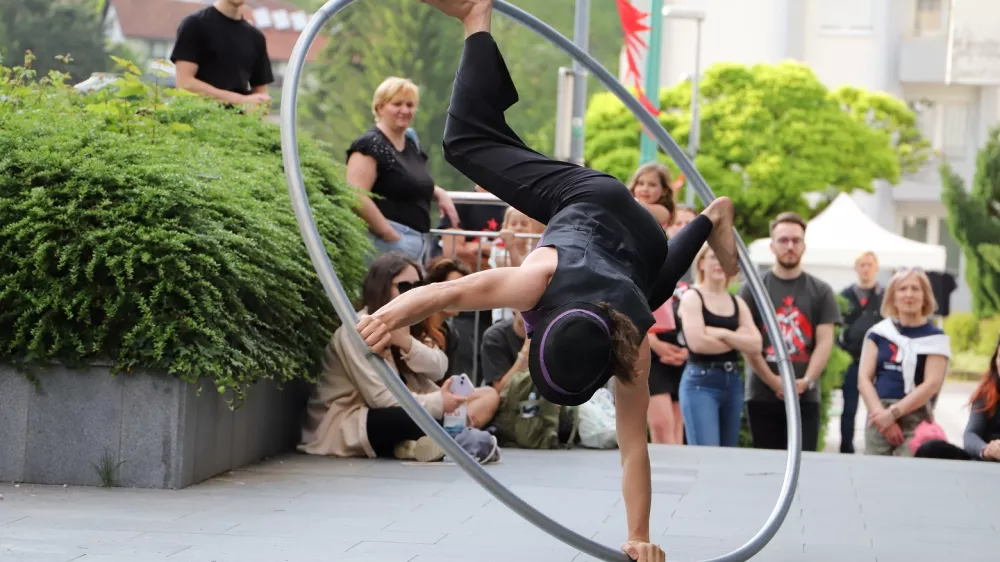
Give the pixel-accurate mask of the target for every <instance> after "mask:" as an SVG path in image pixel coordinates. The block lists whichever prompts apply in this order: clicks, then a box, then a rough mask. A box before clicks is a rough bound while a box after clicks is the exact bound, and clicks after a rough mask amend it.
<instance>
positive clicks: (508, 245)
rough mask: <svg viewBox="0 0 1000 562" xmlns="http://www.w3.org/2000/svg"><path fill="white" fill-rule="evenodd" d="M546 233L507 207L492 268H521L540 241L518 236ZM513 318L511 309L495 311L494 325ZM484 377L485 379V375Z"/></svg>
mask: <svg viewBox="0 0 1000 562" xmlns="http://www.w3.org/2000/svg"><path fill="white" fill-rule="evenodd" d="M544 231H545V225H544V224H542V223H540V222H538V221H536V220H534V219H532V218H531V217H529V216H528V215H526V214H524V213H522V212H521V211H518V210H517V209H515V208H514V207H507V212H505V213H504V215H503V224H502V225H501V226H500V234H499V236H497V239H496V240H495V241H494V245H493V251H492V252H491V253H490V267H521V264H522V263H524V259H525V258H527V257H528V254H530V253H531V251H532V250H534V249H535V245H536V244H537V243H538V239H537V238H527V237H521V238H519V237H517V235H518V234H537V235H539V236H541V234H542V232H544ZM513 317H514V311H513V310H511V309H509V308H495V309H493V322H494V323H496V322H499V321H500V320H503V319H505V318H513ZM484 337H485V334H484ZM483 376H484V377H485V375H483Z"/></svg>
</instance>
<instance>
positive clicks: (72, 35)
mask: <svg viewBox="0 0 1000 562" xmlns="http://www.w3.org/2000/svg"><path fill="white" fill-rule="evenodd" d="M0 30H2V31H0V55H2V56H3V58H4V59H5V60H7V61H8V62H11V63H19V61H20V60H21V59H22V57H23V56H24V53H25V51H29V50H30V51H31V52H32V53H33V54H34V55H35V57H37V58H36V60H35V62H34V69H35V70H36V71H37V73H38V75H39V76H45V75H46V74H47V73H48V72H49V70H53V69H59V70H63V71H66V72H68V73H69V74H70V75H71V76H72V80H73V81H76V82H79V81H81V80H85V79H86V78H87V77H88V76H90V75H91V74H92V73H94V72H103V71H108V70H111V69H112V67H113V63H112V61H111V59H110V58H109V56H108V54H109V52H108V48H107V46H106V44H105V40H104V27H103V24H102V22H101V16H100V14H99V13H98V12H97V9H96V6H95V4H94V3H93V0H77V1H71V2H52V1H51V0H4V2H3V3H2V4H0ZM67 53H68V54H70V55H71V57H72V59H73V62H72V63H71V64H70V65H69V66H68V67H67V66H65V65H63V63H61V62H59V61H58V60H56V57H57V56H60V55H66V54H67Z"/></svg>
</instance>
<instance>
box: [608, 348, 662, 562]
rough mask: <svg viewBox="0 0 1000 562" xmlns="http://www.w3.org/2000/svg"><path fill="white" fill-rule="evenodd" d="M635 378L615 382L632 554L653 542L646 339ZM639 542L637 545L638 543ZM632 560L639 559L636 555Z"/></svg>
mask: <svg viewBox="0 0 1000 562" xmlns="http://www.w3.org/2000/svg"><path fill="white" fill-rule="evenodd" d="M636 363H637V365H636V367H635V369H636V376H635V379H633V380H632V381H631V382H628V383H625V382H622V381H621V379H617V378H616V379H615V414H616V415H615V417H616V420H615V427H616V429H617V432H618V449H619V451H620V453H621V458H622V496H624V498H625V517H626V520H627V521H628V541H629V543H633V544H628V543H626V545H625V546H624V547H623V550H625V551H626V552H628V553H629V554H630V555H631V554H633V553H634V552H630V550H631V551H636V549H637V547H638V546H639V545H641V544H643V543H649V542H650V536H649V513H650V508H651V504H652V495H653V485H652V476H651V470H650V466H649V445H648V444H647V442H646V411H647V410H648V408H649V379H648V377H649V374H648V373H649V342H648V341H647V340H645V339H644V340H643V342H642V347H640V348H639V360H638V361H637V362H636ZM636 543H638V544H636ZM633 559H638V557H636V556H633Z"/></svg>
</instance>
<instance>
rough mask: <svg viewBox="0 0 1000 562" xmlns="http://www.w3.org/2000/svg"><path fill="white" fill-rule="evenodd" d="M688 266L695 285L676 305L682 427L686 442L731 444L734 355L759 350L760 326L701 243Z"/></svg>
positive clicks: (736, 386)
mask: <svg viewBox="0 0 1000 562" xmlns="http://www.w3.org/2000/svg"><path fill="white" fill-rule="evenodd" d="M693 267H694V271H695V285H694V287H692V288H691V289H690V290H688V291H687V292H685V293H684V296H683V297H681V305H680V309H679V310H678V314H679V316H680V319H681V332H682V333H683V335H684V339H685V341H686V342H687V348H688V360H687V367H685V369H684V374H683V376H682V377H681V382H680V402H681V413H682V415H683V416H684V431H685V432H686V434H687V441H688V444H689V445H709V446H716V447H717V446H720V445H721V446H723V447H735V446H736V445H737V444H738V443H739V437H740V421H741V419H742V415H743V379H742V377H741V376H740V369H739V363H738V361H739V354H740V353H759V352H760V349H761V345H762V343H761V335H760V330H758V329H757V326H756V325H755V324H754V322H753V316H752V315H751V313H750V309H749V308H748V307H747V304H746V303H745V302H744V301H743V299H741V298H740V297H738V296H736V295H733V294H730V293H729V291H728V287H729V282H730V280H731V278H730V277H729V276H728V275H726V272H725V271H723V269H722V266H721V265H719V260H718V259H717V258H716V257H715V253H714V252H713V251H712V250H711V249H710V248H709V247H708V246H707V245H706V246H704V247H702V249H701V251H700V252H698V255H697V257H695V259H694V264H693Z"/></svg>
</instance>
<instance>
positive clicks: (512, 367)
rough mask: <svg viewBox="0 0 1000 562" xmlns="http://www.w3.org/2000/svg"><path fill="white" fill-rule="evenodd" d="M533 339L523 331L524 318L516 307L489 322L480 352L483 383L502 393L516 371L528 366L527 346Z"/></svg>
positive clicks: (524, 369) (523, 369)
mask: <svg viewBox="0 0 1000 562" xmlns="http://www.w3.org/2000/svg"><path fill="white" fill-rule="evenodd" d="M530 346H531V340H529V339H528V337H527V334H526V333H525V331H524V318H523V317H522V316H521V313H520V312H518V311H516V310H515V311H514V316H513V318H505V319H503V320H501V321H499V322H497V323H496V324H493V325H492V326H490V329H489V330H486V334H484V335H483V345H482V346H481V347H480V351H479V356H480V360H481V361H482V364H483V384H486V385H489V386H492V387H493V388H495V389H497V392H499V393H501V394H503V388H504V386H506V384H507V382H509V381H510V378H511V377H512V376H514V375H515V374H516V373H520V372H523V371H527V370H528V348H529V347H530Z"/></svg>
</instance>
